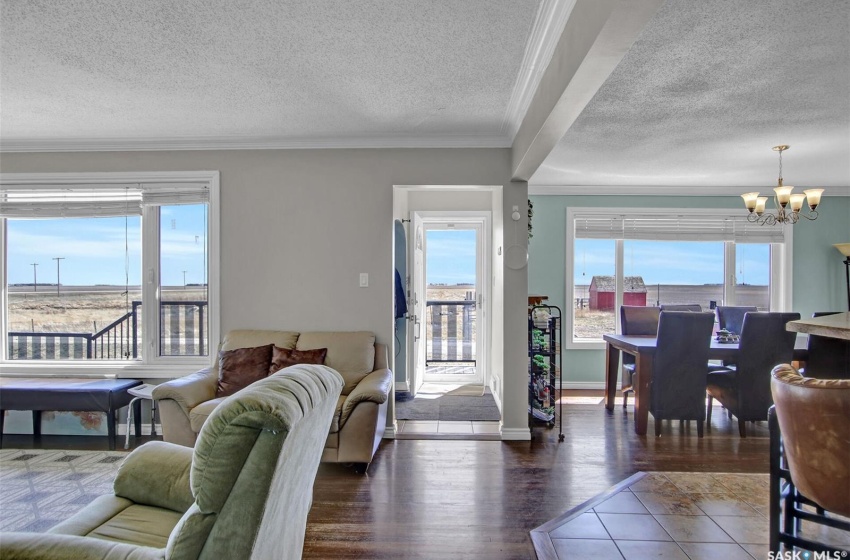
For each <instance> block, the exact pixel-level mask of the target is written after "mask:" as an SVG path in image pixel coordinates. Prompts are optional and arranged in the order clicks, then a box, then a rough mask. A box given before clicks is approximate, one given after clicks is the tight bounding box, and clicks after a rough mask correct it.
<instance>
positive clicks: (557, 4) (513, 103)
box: [501, 0, 576, 142]
mask: <svg viewBox="0 0 850 560" xmlns="http://www.w3.org/2000/svg"><path fill="white" fill-rule="evenodd" d="M575 4H576V0H542V2H540V7H539V8H538V10H537V15H536V17H535V18H534V25H533V26H532V28H531V34H530V35H529V37H528V42H527V43H526V45H525V54H524V55H523V58H522V63H521V65H520V68H519V73H518V74H517V79H516V82H515V83H514V89H513V91H512V92H511V98H510V100H509V101H508V109H507V111H505V118H504V119H503V120H502V128H501V130H502V133H503V134H505V135H506V136H507V137H508V138H510V139H511V142H513V138H514V136H516V133H517V131H518V130H519V127H520V125H521V124H522V119H523V118H524V117H525V113H526V111H528V106H529V105H531V99H532V98H533V97H534V94H535V92H536V91H537V86H539V85H540V80H541V78H543V73H544V72H545V71H546V67H547V66H549V62H550V61H551V60H552V54H553V53H554V52H555V47H556V46H557V45H558V41H559V40H560V39H561V35H562V34H563V32H564V27H565V26H566V25H567V20H568V19H569V17H570V13H571V12H572V11H573V6H575Z"/></svg>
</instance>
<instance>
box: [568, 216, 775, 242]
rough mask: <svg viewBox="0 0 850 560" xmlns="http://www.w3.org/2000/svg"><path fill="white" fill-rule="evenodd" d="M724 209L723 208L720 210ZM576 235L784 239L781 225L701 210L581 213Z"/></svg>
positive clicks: (750, 240) (588, 237)
mask: <svg viewBox="0 0 850 560" xmlns="http://www.w3.org/2000/svg"><path fill="white" fill-rule="evenodd" d="M719 212H720V211H719ZM575 237H576V239H640V240H645V241H735V242H736V243H784V241H785V231H784V228H783V227H779V226H760V225H758V224H754V223H750V222H748V221H747V218H746V216H722V215H721V216H718V215H709V214H700V213H687V212H683V213H664V214H635V215H626V214H616V215H606V214H595V213H588V214H577V215H576V216H575Z"/></svg>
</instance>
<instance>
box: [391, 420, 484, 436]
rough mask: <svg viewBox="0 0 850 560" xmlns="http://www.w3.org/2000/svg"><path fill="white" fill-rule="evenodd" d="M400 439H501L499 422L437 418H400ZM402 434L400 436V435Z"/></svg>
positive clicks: (398, 432)
mask: <svg viewBox="0 0 850 560" xmlns="http://www.w3.org/2000/svg"><path fill="white" fill-rule="evenodd" d="M397 426H398V428H397V431H396V437H398V438H399V439H419V438H421V439H441V438H442V437H443V436H447V437H453V438H457V437H458V436H465V437H464V438H463V439H488V440H490V439H500V435H499V422H457V421H454V422H449V421H437V420H398V421H397ZM399 436H400V437H399Z"/></svg>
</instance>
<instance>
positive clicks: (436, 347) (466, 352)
mask: <svg viewBox="0 0 850 560" xmlns="http://www.w3.org/2000/svg"><path fill="white" fill-rule="evenodd" d="M425 305H426V329H427V330H426V333H427V334H426V337H427V338H426V343H427V344H426V346H427V352H426V355H425V362H426V365H427V364H431V363H446V362H451V363H471V364H474V363H475V358H474V351H473V344H474V335H475V333H474V330H475V328H474V325H475V301H474V300H461V301H426V302H425Z"/></svg>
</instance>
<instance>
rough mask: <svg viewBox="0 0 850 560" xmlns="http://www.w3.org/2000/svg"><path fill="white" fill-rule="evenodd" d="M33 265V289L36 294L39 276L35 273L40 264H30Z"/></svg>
mask: <svg viewBox="0 0 850 560" xmlns="http://www.w3.org/2000/svg"><path fill="white" fill-rule="evenodd" d="M30 264H32V287H33V290H32V291H34V292H37V291H38V276H37V275H36V273H35V267H37V266H38V263H30Z"/></svg>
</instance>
